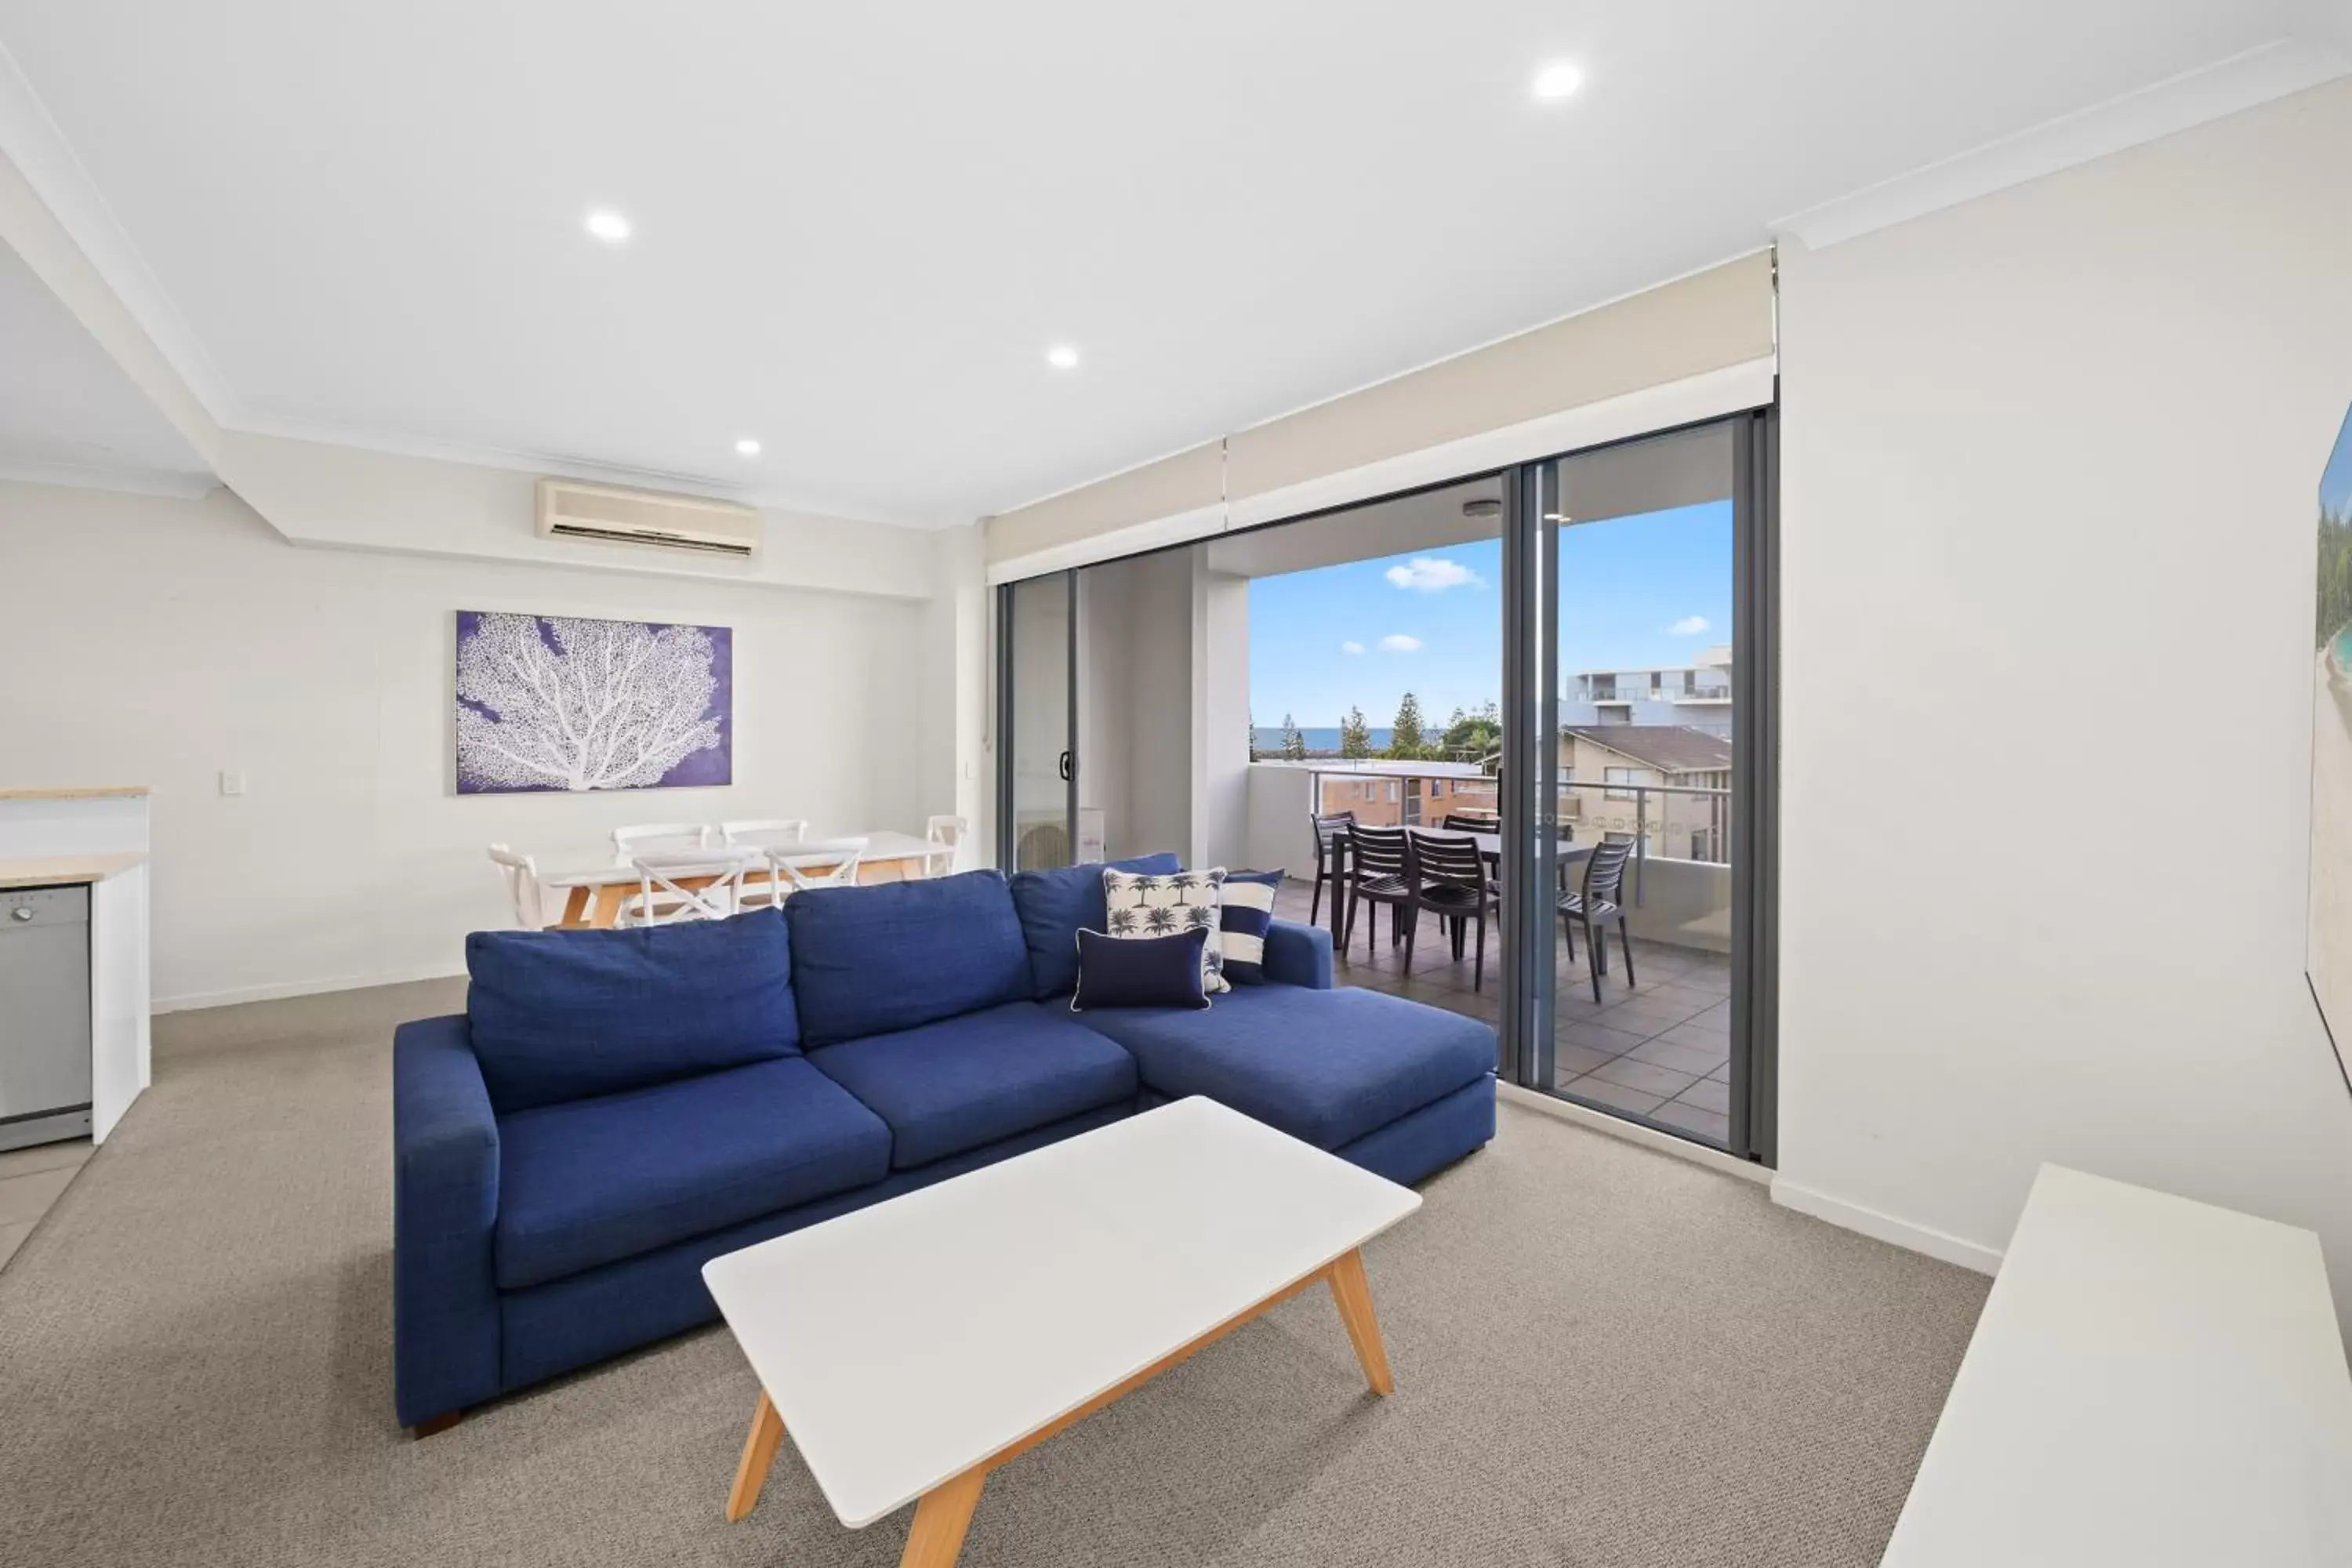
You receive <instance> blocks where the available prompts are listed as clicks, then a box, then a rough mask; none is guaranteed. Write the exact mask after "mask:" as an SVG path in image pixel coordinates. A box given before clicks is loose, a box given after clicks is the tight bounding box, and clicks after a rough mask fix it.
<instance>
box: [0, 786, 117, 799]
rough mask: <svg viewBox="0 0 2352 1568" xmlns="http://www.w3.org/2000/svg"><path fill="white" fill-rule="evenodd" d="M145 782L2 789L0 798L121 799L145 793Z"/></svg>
mask: <svg viewBox="0 0 2352 1568" xmlns="http://www.w3.org/2000/svg"><path fill="white" fill-rule="evenodd" d="M146 793H147V786H146V785H145V784H92V785H88V786H86V787H82V788H79V789H0V800H121V799H122V798H123V797H125V796H126V795H145V794H146Z"/></svg>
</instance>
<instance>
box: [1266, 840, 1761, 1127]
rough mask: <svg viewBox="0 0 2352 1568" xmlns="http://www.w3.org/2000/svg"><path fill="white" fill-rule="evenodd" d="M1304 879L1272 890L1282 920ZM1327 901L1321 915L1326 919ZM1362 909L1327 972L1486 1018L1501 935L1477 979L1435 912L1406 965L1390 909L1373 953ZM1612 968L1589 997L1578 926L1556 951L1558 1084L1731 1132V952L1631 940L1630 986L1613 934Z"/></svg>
mask: <svg viewBox="0 0 2352 1568" xmlns="http://www.w3.org/2000/svg"><path fill="white" fill-rule="evenodd" d="M1327 890H1328V889H1327ZM1310 893H1311V888H1310V885H1309V884H1307V883H1305V882H1286V883H1285V884H1284V885H1283V888H1282V890H1281V892H1280V894H1279V895H1278V896H1277V898H1276V900H1275V903H1276V908H1275V912H1276V914H1278V915H1280V916H1281V917H1282V918H1283V919H1285V920H1294V921H1303V920H1305V919H1306V918H1307V904H1308V900H1309V897H1310ZM1330 917H1331V910H1330V904H1329V901H1328V899H1327V900H1325V903H1324V907H1323V910H1322V921H1321V923H1322V924H1323V925H1324V926H1325V927H1326V928H1327V929H1328V926H1329V924H1330ZM1364 920H1365V911H1364V910H1359V911H1358V914H1357V921H1356V932H1355V942H1353V944H1352V945H1351V947H1350V950H1349V952H1347V953H1345V954H1341V955H1339V957H1338V962H1337V963H1335V964H1334V965H1333V973H1332V978H1333V980H1334V982H1335V983H1337V984H1341V985H1364V986H1370V987H1371V988H1372V989H1373V990H1376V991H1386V992H1389V993H1391V994H1394V995H1398V996H1410V997H1412V999H1413V1000H1414V1001H1416V1002H1426V1003H1428V1004H1429V1005H1432V1006H1434V1007H1444V1008H1445V1009H1446V1010H1447V1011H1448V1012H1453V1013H1460V1014H1463V1015H1465V1016H1468V1017H1473V1018H1477V1019H1480V1020H1482V1021H1484V1022H1486V1023H1489V1024H1491V1023H1493V1022H1495V1020H1496V1016H1498V1014H1499V1012H1500V1010H1501V1004H1500V1002H1499V1001H1498V1000H1497V996H1498V986H1499V984H1500V982H1499V979H1498V973H1499V970H1500V963H1499V960H1498V953H1499V951H1500V946H1501V944H1500V942H1499V941H1498V940H1497V933H1496V928H1495V927H1494V926H1493V925H1492V924H1489V925H1488V927H1487V928H1486V939H1487V950H1486V984H1485V986H1484V987H1483V988H1480V989H1475V990H1474V989H1473V988H1472V985H1471V978H1472V973H1473V967H1474V966H1473V963H1472V959H1471V954H1472V952H1473V948H1472V942H1475V939H1476V931H1475V928H1474V929H1473V931H1472V932H1471V939H1470V941H1469V942H1465V943H1464V946H1463V954H1464V956H1463V958H1462V961H1461V962H1460V963H1455V962H1454V948H1453V943H1452V942H1450V941H1448V940H1447V938H1446V937H1445V935H1444V932H1443V931H1441V930H1440V928H1439V926H1438V922H1437V919H1436V917H1435V916H1433V915H1423V917H1422V923H1421V930H1420V931H1419V932H1418V933H1417V935H1416V936H1415V938H1414V942H1413V953H1412V968H1411V969H1410V970H1407V969H1406V967H1405V963H1404V950H1403V949H1402V948H1401V947H1393V946H1391V945H1390V942H1389V917H1388V911H1387V910H1381V928H1380V942H1379V948H1378V951H1377V952H1370V951H1368V944H1367V942H1366V941H1365V934H1366V932H1365V928H1364ZM1610 937H1611V941H1610V944H1609V973H1607V974H1605V975H1603V976H1601V1000H1600V1001H1599V1002H1595V1001H1593V999H1592V981H1591V973H1590V971H1588V970H1587V968H1586V966H1585V952H1584V934H1583V931H1581V929H1580V930H1579V931H1578V932H1577V939H1576V958H1575V961H1574V962H1573V963H1571V962H1570V960H1569V958H1568V956H1567V951H1566V949H1565V948H1564V947H1563V948H1561V949H1560V950H1559V952H1560V956H1559V986H1558V990H1557V992H1556V993H1555V994H1556V996H1557V998H1558V1000H1557V1005H1556V1008H1555V1011H1556V1014H1557V1017H1558V1023H1557V1025H1556V1026H1555V1027H1554V1030H1553V1042H1552V1060H1553V1068H1554V1072H1553V1079H1552V1082H1553V1086H1554V1087H1555V1088H1557V1089H1559V1091H1560V1092H1561V1093H1563V1094H1567V1095H1570V1096H1571V1097H1573V1098H1574V1099H1577V1100H1586V1101H1589V1102H1591V1104H1593V1105H1596V1106H1599V1107H1601V1109H1603V1110H1629V1111H1633V1112H1635V1113H1637V1114H1639V1115H1642V1116H1644V1117H1647V1118H1648V1119H1649V1120H1651V1121H1655V1122H1658V1123H1659V1124H1661V1125H1663V1126H1666V1127H1671V1128H1674V1129H1675V1130H1676V1131H1681V1132H1686V1133H1689V1134H1690V1135H1691V1136H1693V1137H1695V1138H1697V1139H1699V1140H1701V1141H1702V1142H1708V1143H1713V1144H1717V1145H1718V1146H1720V1145H1723V1144H1727V1143H1728V1142H1730V1139H1731V1118H1730V1110H1731V1003H1730V995H1731V961H1730V960H1729V959H1728V958H1727V957H1726V956H1725V955H1723V954H1722V953H1719V952H1701V951H1698V950H1696V949H1694V948H1686V947H1670V946H1667V945H1666V944H1664V943H1663V942H1643V941H1636V942H1634V943H1633V973H1634V975H1635V976H1636V980H1637V984H1634V985H1633V986H1630V987H1629V986H1628V985H1627V984H1625V968H1624V963H1623V962H1622V959H1623V955H1622V953H1621V952H1619V951H1618V944H1617V942H1616V940H1615V938H1616V933H1615V932H1614V931H1612V932H1611V933H1610Z"/></svg>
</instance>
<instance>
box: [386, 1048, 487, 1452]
mask: <svg viewBox="0 0 2352 1568" xmlns="http://www.w3.org/2000/svg"><path fill="white" fill-rule="evenodd" d="M392 1144H393V1175H392V1273H393V1292H392V1296H393V1311H392V1316H393V1382H394V1404H395V1405H397V1407H398V1410H399V1415H400V1424H401V1425H402V1426H418V1425H420V1424H422V1423H424V1422H426V1421H429V1420H431V1419H433V1418H434V1417H435V1416H439V1415H453V1414H455V1413H456V1412H457V1411H460V1410H463V1409H464V1408H465V1407H466V1406H467V1405H478V1404H480V1403H482V1402H483V1401H484V1400H487V1399H488V1398H490V1397H491V1396H493V1395H494V1394H497V1393H498V1392H499V1295H498V1284H497V1279H496V1275H495V1272H494V1269H495V1247H496V1236H497V1230H498V1217H499V1124H498V1121H497V1118H496V1117H494V1116H493V1115H492V1114H491V1112H490V1094H489V1089H488V1088H487V1087H486V1086H485V1085H484V1084H483V1082H482V1069H481V1065H480V1064H479V1063H478V1062H477V1061H476V1060H475V1058H474V1047H473V1046H472V1044H471V1042H470V1040H469V1038H468V1036H467V1029H466V1020H465V1019H464V1017H462V1016H455V1017H446V1018H426V1019H423V1020H421V1021H419V1022H417V1023H414V1024H403V1025H402V1026H400V1027H399V1029H398V1030H397V1031H395V1032H394V1035H393V1040H392Z"/></svg>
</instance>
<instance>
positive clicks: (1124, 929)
mask: <svg viewBox="0 0 2352 1568" xmlns="http://www.w3.org/2000/svg"><path fill="white" fill-rule="evenodd" d="M1224 881H1225V868H1223V866H1217V867H1213V868H1211V869H1209V870H1206V871H1178V872H1176V873H1174V874H1173V875H1171V876H1165V877H1146V876H1140V875H1138V874H1137V873H1135V872H1133V871H1112V870H1108V869H1106V870H1105V871H1104V872H1103V902H1104V903H1105V904H1106V905H1107V906H1108V908H1109V910H1110V932H1109V934H1110V935H1112V936H1115V937H1151V936H1175V935H1177V934H1179V933H1180V932H1182V931H1207V932H1208V933H1209V940H1208V941H1207V942H1205V943H1203V944H1202V948H1201V990H1202V993H1203V994H1215V993H1217V992H1220V991H1230V990H1232V989H1233V987H1232V986H1230V985H1228V984H1225V954H1224V949H1223V946H1222V944H1221V942H1220V938H1221V937H1222V936H1223V911H1222V910H1221V907H1220V906H1221V902H1222V900H1220V898H1219V893H1218V889H1221V888H1223V886H1224Z"/></svg>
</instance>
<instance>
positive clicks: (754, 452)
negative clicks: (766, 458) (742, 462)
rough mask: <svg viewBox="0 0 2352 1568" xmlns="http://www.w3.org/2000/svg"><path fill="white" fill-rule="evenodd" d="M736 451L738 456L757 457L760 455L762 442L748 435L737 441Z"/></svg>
mask: <svg viewBox="0 0 2352 1568" xmlns="http://www.w3.org/2000/svg"><path fill="white" fill-rule="evenodd" d="M735 453H736V456H738V457H742V458H756V457H758V456H759V455H760V443H758V442H757V441H754V440H752V439H751V437H749V436H746V437H743V438H742V439H741V440H740V441H738V442H736V443H735Z"/></svg>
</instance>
